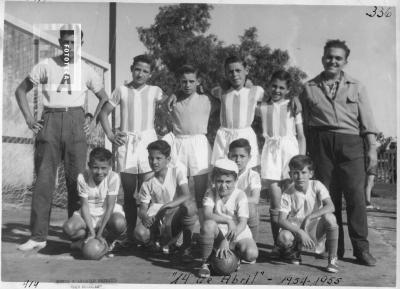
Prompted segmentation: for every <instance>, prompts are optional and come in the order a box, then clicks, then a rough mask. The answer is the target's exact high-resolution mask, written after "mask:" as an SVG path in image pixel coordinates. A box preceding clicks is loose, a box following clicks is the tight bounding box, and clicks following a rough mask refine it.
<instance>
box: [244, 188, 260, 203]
mask: <svg viewBox="0 0 400 289" xmlns="http://www.w3.org/2000/svg"><path fill="white" fill-rule="evenodd" d="M260 191H261V188H255V189H253V190H251V192H250V196H247V200H248V201H249V203H252V204H258V202H259V201H260Z"/></svg>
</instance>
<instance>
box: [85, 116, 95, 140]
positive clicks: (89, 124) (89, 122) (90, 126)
mask: <svg viewBox="0 0 400 289" xmlns="http://www.w3.org/2000/svg"><path fill="white" fill-rule="evenodd" d="M95 127H96V123H95V122H94V121H93V119H92V118H91V117H86V118H85V124H84V125H83V130H84V131H85V134H86V136H87V137H88V136H89V135H91V134H92V132H93V131H94V129H95Z"/></svg>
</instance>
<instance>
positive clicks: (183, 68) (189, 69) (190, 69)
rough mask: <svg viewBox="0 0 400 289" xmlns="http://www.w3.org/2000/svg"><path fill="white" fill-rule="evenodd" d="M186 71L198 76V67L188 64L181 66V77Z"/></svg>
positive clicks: (179, 72)
mask: <svg viewBox="0 0 400 289" xmlns="http://www.w3.org/2000/svg"><path fill="white" fill-rule="evenodd" d="M185 73H193V74H194V75H196V77H197V76H198V71H197V69H195V68H194V67H193V66H191V65H188V64H185V65H183V66H181V68H179V70H178V77H181V76H182V75H184V74H185Z"/></svg>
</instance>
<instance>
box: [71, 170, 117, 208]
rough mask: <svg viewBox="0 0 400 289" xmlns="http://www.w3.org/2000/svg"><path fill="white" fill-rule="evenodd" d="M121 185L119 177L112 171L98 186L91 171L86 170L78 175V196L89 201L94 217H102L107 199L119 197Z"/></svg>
mask: <svg viewBox="0 0 400 289" xmlns="http://www.w3.org/2000/svg"><path fill="white" fill-rule="evenodd" d="M120 184H121V181H120V178H119V175H118V174H117V173H116V172H113V171H111V170H110V172H109V173H108V175H107V176H106V177H105V178H104V179H103V180H102V181H101V183H100V184H98V185H96V183H95V182H94V180H93V177H92V174H91V172H90V170H86V171H85V172H84V173H83V174H79V175H78V194H79V197H82V198H85V199H87V200H88V204H89V212H90V214H91V215H92V216H102V215H103V214H104V206H105V203H104V201H105V199H106V197H107V196H117V195H118V191H119V187H120Z"/></svg>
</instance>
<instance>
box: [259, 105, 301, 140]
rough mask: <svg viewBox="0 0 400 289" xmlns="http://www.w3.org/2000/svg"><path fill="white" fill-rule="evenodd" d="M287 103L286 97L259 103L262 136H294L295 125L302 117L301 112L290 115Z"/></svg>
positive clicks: (299, 122)
mask: <svg viewBox="0 0 400 289" xmlns="http://www.w3.org/2000/svg"><path fill="white" fill-rule="evenodd" d="M288 105H289V100H288V99H286V100H283V101H281V102H273V103H271V104H267V103H265V102H263V103H262V104H261V106H260V112H261V123H262V128H263V135H264V137H269V138H277V137H285V136H296V125H297V124H302V123H303V119H302V117H301V113H297V114H296V115H295V116H292V113H291V112H290V110H289V108H288Z"/></svg>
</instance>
